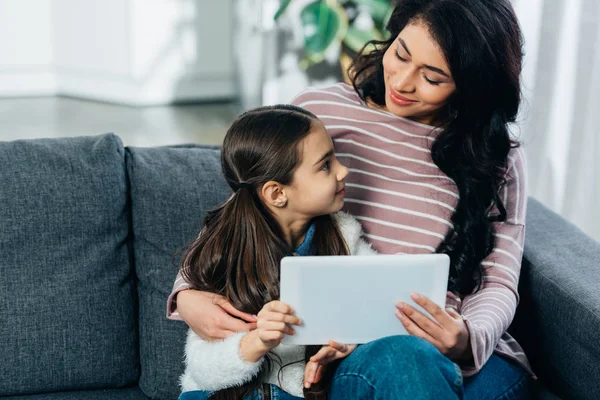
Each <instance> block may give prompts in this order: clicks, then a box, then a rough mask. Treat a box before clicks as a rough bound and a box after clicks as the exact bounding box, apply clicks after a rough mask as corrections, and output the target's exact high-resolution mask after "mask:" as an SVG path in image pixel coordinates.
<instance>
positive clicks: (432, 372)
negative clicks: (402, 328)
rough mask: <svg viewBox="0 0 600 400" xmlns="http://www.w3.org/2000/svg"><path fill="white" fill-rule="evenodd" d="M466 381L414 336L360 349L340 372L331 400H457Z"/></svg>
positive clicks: (344, 363) (439, 354) (378, 341)
mask: <svg viewBox="0 0 600 400" xmlns="http://www.w3.org/2000/svg"><path fill="white" fill-rule="evenodd" d="M462 384H463V380H462V375H461V373H460V369H459V368H458V366H457V365H456V364H454V363H453V362H452V361H450V360H449V359H448V358H446V357H445V356H444V355H442V354H441V353H440V352H439V351H438V350H437V349H436V348H435V347H434V346H433V345H431V344H430V343H428V342H426V341H425V340H423V339H420V338H416V337H414V336H390V337H387V338H383V339H379V340H375V341H373V342H370V343H367V344H364V345H361V346H358V347H357V348H356V350H354V351H353V352H352V354H350V355H349V356H348V357H347V358H346V359H344V360H343V361H342V362H341V363H340V365H339V367H338V369H337V370H336V372H335V374H334V376H333V378H332V381H331V388H330V392H329V396H328V398H329V399H330V400H347V399H357V400H358V399H361V400H363V399H364V400H367V399H368V400H388V399H456V398H462V394H463V387H462Z"/></svg>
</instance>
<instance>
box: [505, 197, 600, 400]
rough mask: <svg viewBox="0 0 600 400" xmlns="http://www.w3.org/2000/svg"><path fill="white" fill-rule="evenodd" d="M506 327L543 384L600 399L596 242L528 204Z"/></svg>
mask: <svg viewBox="0 0 600 400" xmlns="http://www.w3.org/2000/svg"><path fill="white" fill-rule="evenodd" d="M526 230H527V231H526V236H525V251H524V255H523V267H522V271H521V281H520V285H519V292H520V294H521V303H520V305H519V308H518V310H517V315H516V317H515V323H514V324H513V325H514V326H513V327H512V329H513V333H514V335H515V336H516V338H517V340H519V342H520V343H521V344H522V346H523V347H524V348H525V352H526V354H527V355H528V357H529V359H530V361H531V363H532V366H533V369H534V371H535V372H536V374H538V376H539V377H540V378H541V380H542V382H543V384H545V385H547V386H549V387H550V388H551V389H552V390H553V391H554V392H556V393H557V394H559V395H560V396H562V397H564V398H578V399H599V398H600V243H598V242H597V241H595V240H593V239H592V238H590V237H589V236H586V235H585V234H584V233H583V232H582V231H580V230H579V229H578V228H576V227H575V226H574V225H572V224H571V223H569V222H567V221H566V220H564V219H563V218H561V217H559V216H558V215H556V214H555V213H553V212H552V211H550V210H548V209H547V208H546V207H544V206H543V205H542V204H541V203H539V202H538V201H537V200H535V199H532V198H530V199H529V202H528V212H527V227H526Z"/></svg>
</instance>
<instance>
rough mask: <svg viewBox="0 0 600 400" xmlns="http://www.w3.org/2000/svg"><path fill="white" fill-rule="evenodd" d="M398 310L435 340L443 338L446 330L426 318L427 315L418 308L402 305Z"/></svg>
mask: <svg viewBox="0 0 600 400" xmlns="http://www.w3.org/2000/svg"><path fill="white" fill-rule="evenodd" d="M398 310H399V311H400V312H401V313H403V314H404V315H405V316H407V317H408V318H410V319H411V320H412V321H413V322H414V323H416V324H417V325H418V326H419V328H421V329H422V330H424V331H425V332H427V333H428V334H430V335H431V336H433V337H434V338H439V337H440V336H441V334H442V332H443V330H444V328H442V327H441V326H440V325H439V324H438V323H436V322H434V321H432V320H431V319H429V318H428V317H427V316H425V314H423V313H421V312H420V311H419V310H417V309H416V308H413V307H411V306H410V305H408V304H405V303H400V304H399V305H398Z"/></svg>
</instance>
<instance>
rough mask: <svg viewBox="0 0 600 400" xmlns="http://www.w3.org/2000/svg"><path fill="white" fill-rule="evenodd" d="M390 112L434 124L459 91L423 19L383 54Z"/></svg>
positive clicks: (406, 28)
mask: <svg viewBox="0 0 600 400" xmlns="http://www.w3.org/2000/svg"><path fill="white" fill-rule="evenodd" d="M383 71H384V77H385V91H386V93H385V105H386V108H387V110H388V111H389V112H391V113H393V114H395V115H397V116H399V117H406V118H410V119H412V120H414V121H417V122H421V123H424V124H428V125H431V124H432V123H433V122H434V121H435V120H436V117H438V113H439V111H440V110H441V109H442V108H443V107H444V106H445V105H446V103H447V102H448V99H449V98H450V96H451V95H452V93H453V92H454V91H455V90H456V86H455V84H454V80H453V79H452V74H451V73H450V69H449V68H448V64H447V63H446V60H445V58H444V55H443V54H442V51H441V49H440V48H439V46H438V44H437V42H436V41H435V40H434V39H433V38H432V37H431V35H430V34H429V30H428V29H427V27H426V26H425V25H424V24H423V23H421V22H414V23H409V24H407V25H406V27H405V28H404V29H403V30H402V32H400V34H399V35H398V37H397V38H396V40H395V41H394V42H393V43H392V45H391V46H390V47H389V49H388V50H387V51H386V52H385V54H384V56H383Z"/></svg>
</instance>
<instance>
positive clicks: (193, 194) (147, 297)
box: [126, 146, 230, 399]
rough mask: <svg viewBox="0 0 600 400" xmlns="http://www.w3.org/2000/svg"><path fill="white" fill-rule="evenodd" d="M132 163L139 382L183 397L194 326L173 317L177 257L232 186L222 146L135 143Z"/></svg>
mask: <svg viewBox="0 0 600 400" xmlns="http://www.w3.org/2000/svg"><path fill="white" fill-rule="evenodd" d="M126 163H127V172H128V177H129V182H130V190H131V212H132V229H133V255H134V260H135V269H136V273H137V277H138V293H139V328H140V357H141V358H140V361H141V376H140V381H139V384H140V387H141V389H142V390H143V391H144V393H145V394H146V395H147V396H149V397H151V398H153V399H175V398H177V396H178V395H179V393H180V389H179V376H180V375H181V373H182V372H183V367H184V364H183V354H184V344H185V336H186V332H187V325H186V324H185V323H184V322H182V321H171V320H168V319H166V302H167V297H168V296H169V294H170V292H171V289H172V286H173V283H174V281H175V276H176V275H177V270H178V266H177V265H176V260H175V262H172V261H173V256H174V254H175V252H176V251H177V250H178V249H182V248H183V247H184V246H185V245H186V244H188V243H189V242H190V241H191V240H193V239H194V238H195V237H196V236H197V235H198V233H199V232H200V228H201V227H202V222H203V220H204V216H205V215H206V211H207V210H209V209H211V208H213V207H215V206H216V205H217V204H219V203H221V202H223V201H224V200H226V199H227V197H228V196H229V195H230V189H229V187H228V186H227V184H226V183H225V181H224V179H223V178H222V177H221V176H222V175H221V171H220V160H219V151H218V149H217V148H215V147H203V146H180V147H157V148H135V147H132V148H127V155H126Z"/></svg>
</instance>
